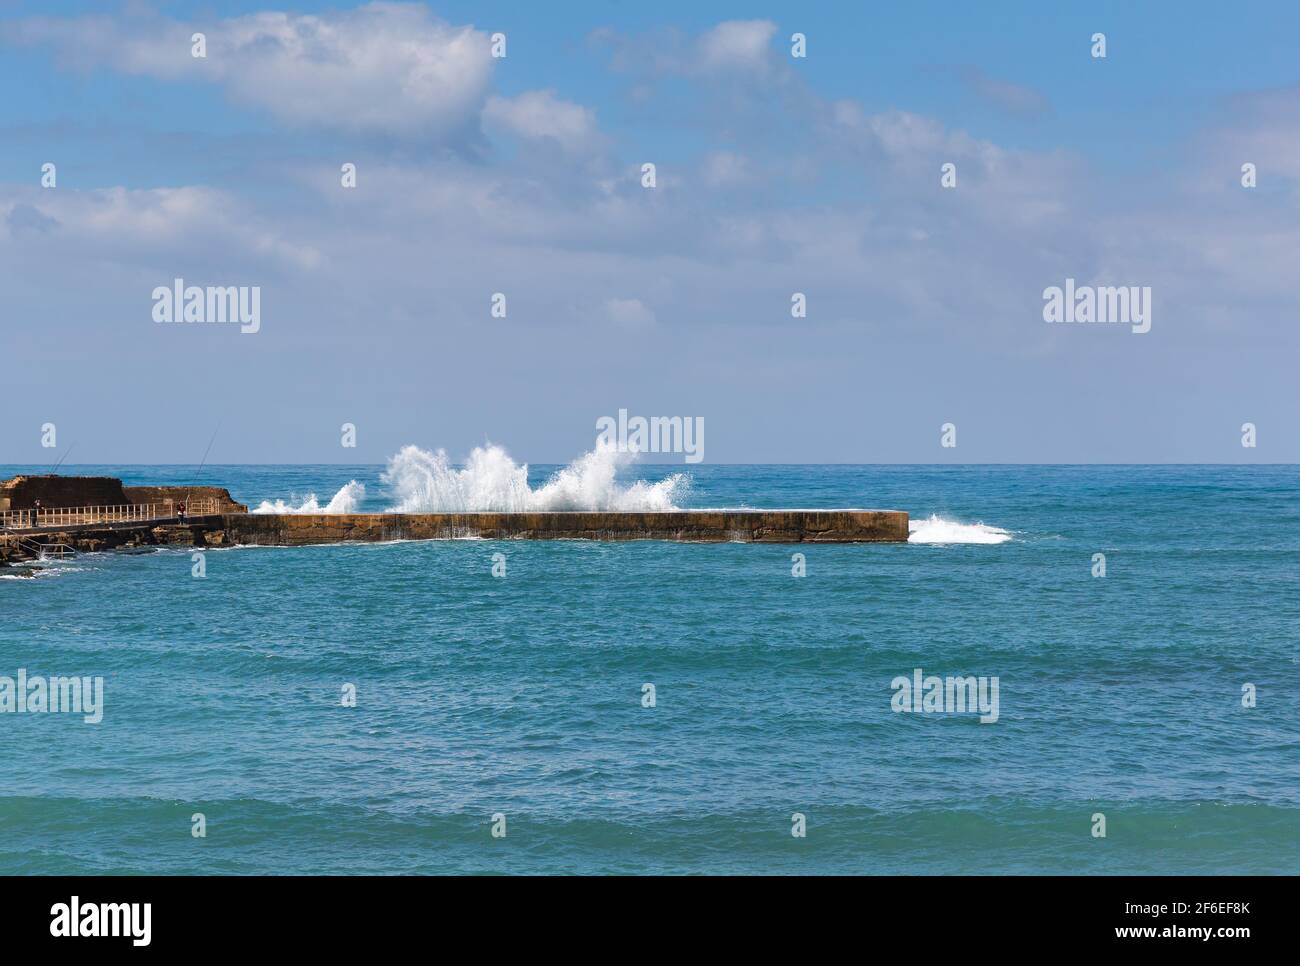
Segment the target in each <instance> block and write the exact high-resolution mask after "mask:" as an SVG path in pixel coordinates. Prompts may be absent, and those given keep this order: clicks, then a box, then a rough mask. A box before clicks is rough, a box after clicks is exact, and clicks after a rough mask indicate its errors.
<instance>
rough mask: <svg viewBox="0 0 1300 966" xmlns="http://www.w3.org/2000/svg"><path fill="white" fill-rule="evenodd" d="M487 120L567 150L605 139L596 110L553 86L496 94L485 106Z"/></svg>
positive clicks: (485, 118)
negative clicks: (560, 93) (510, 94)
mask: <svg viewBox="0 0 1300 966" xmlns="http://www.w3.org/2000/svg"><path fill="white" fill-rule="evenodd" d="M483 120H484V122H485V123H486V124H488V125H489V126H494V127H498V128H501V129H503V130H505V131H507V132H509V133H510V134H513V135H514V136H516V137H520V138H525V139H528V140H550V141H554V142H555V143H556V144H558V145H559V146H560V147H562V148H564V149H565V150H566V151H574V152H577V151H583V150H589V149H593V148H595V147H597V146H599V145H600V143H601V141H602V139H601V137H600V134H599V132H598V130H597V128H596V115H595V113H594V112H593V111H591V110H590V109H589V108H586V107H583V106H582V105H581V104H575V103H573V102H572V101H566V100H564V99H562V98H560V97H557V96H556V95H555V92H554V91H551V90H544V91H526V92H524V93H523V94H520V95H518V96H517V97H498V96H495V95H494V96H492V97H490V98H488V102H487V105H486V106H485V107H484V109H483Z"/></svg>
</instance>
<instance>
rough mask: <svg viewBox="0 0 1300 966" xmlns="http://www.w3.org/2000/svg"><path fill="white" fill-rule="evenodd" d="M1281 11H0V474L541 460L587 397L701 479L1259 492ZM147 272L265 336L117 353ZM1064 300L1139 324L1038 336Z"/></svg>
mask: <svg viewBox="0 0 1300 966" xmlns="http://www.w3.org/2000/svg"><path fill="white" fill-rule="evenodd" d="M1297 21H1300V10H1297V9H1296V8H1295V7H1294V6H1293V5H1289V4H1282V3H1278V4H1260V5H1256V6H1253V7H1251V8H1250V10H1249V11H1248V12H1242V11H1239V10H1228V9H1226V8H1224V7H1223V6H1222V5H1218V4H1208V3H1205V4H1198V3H1192V4H1185V3H1184V4H1174V3H1149V4H1137V5H1135V4H1120V3H1115V4H1088V5H1070V7H1069V9H1065V5H1044V4H1031V3H1023V4H1020V3H1008V4H998V5H991V6H990V5H970V4H957V3H951V4H948V3H945V4H889V5H884V4H881V5H874V4H873V5H839V4H834V5H832V4H824V5H796V4H771V3H752V4H729V3H722V4H708V5H704V4H698V3H695V4H680V3H657V4H644V5H637V4H625V3H618V4H615V3H602V4H595V3H592V4H565V5H561V6H558V7H557V6H555V5H539V4H535V3H530V4H524V3H519V4H485V3H473V4H470V3H441V4H428V5H425V4H414V5H401V4H398V5H384V4H376V5H360V6H359V5H356V4H309V3H300V4H295V5H294V6H292V7H283V6H276V5H266V4H251V3H226V4H220V5H212V4H161V5H146V4H127V5H123V6H120V7H112V6H107V7H106V6H103V5H98V4H96V5H88V4H73V3H58V2H53V3H50V2H46V3H40V4H25V3H0V82H3V83H4V85H5V90H6V92H7V94H6V97H5V98H3V99H2V100H0V258H2V264H3V266H4V267H3V268H0V283H2V284H3V294H0V313H2V314H0V332H2V333H3V343H0V345H2V346H3V350H4V354H5V355H6V356H7V357H12V358H14V359H16V360H18V362H17V364H16V365H11V366H10V367H9V379H8V383H9V384H8V386H7V393H6V397H7V398H6V401H5V404H4V406H3V407H2V409H3V412H4V418H3V420H2V421H0V454H3V456H4V459H3V460H0V461H3V462H10V463H22V462H33V463H39V462H52V460H51V459H49V456H50V453H49V451H48V450H45V449H42V448H41V446H40V441H41V429H40V428H41V426H42V425H43V424H44V423H47V422H53V423H55V424H56V425H57V426H58V431H59V441H60V444H61V448H63V447H66V446H67V445H70V444H72V445H75V448H76V456H75V460H76V461H83V462H172V461H175V462H186V461H191V460H194V459H196V458H197V455H196V451H197V453H201V452H202V449H203V447H204V446H205V445H206V442H207V439H208V437H209V436H210V435H211V432H212V429H213V428H214V427H215V426H216V425H217V424H218V423H220V424H221V426H222V431H221V434H220V439H219V442H218V444H217V446H216V447H214V452H213V454H212V457H211V458H212V459H213V460H214V461H217V462H227V463H229V462H357V461H373V462H380V461H382V460H383V459H385V458H386V457H387V456H389V455H391V454H392V453H393V452H395V451H396V449H397V448H398V447H399V446H401V445H402V444H404V443H417V444H419V445H421V446H425V447H445V448H446V449H447V450H448V451H449V452H450V453H451V454H452V455H453V456H457V455H462V454H464V453H465V452H467V451H468V449H469V448H470V447H471V446H474V445H477V444H481V443H482V442H483V441H484V440H488V439H490V440H492V441H493V442H498V443H501V444H503V445H505V446H506V447H507V448H508V449H509V450H510V452H511V453H512V454H513V455H515V456H516V457H517V458H519V459H521V460H528V461H532V462H552V461H554V462H563V461H567V460H569V459H571V458H573V457H574V456H577V455H579V454H580V453H581V452H583V451H584V450H586V449H589V448H590V446H591V443H592V440H593V439H594V435H595V432H594V426H595V421H596V419H598V418H599V417H601V416H604V415H612V414H615V413H617V411H618V410H619V409H620V408H626V409H628V410H630V411H631V412H632V413H640V414H644V415H647V416H649V415H683V416H701V417H703V418H704V420H705V423H706V425H707V427H708V429H707V440H708V442H707V450H706V460H707V461H710V462H820V461H835V462H895V461H906V462H986V461H987V462H1003V461H1013V462H1037V461H1044V462H1058V461H1063V462H1109V461H1116V462H1146V461H1153V462H1162V461H1188V462H1202V461H1204V462H1238V461H1257V460H1258V461H1264V462H1291V461H1295V460H1296V459H1297V457H1300V431H1298V430H1297V428H1296V425H1295V424H1296V413H1297V408H1298V407H1297V394H1296V389H1295V384H1296V382H1297V380H1296V378H1295V368H1296V357H1297V352H1296V350H1297V347H1298V340H1297V339H1296V337H1295V335H1294V327H1295V315H1296V308H1297V294H1298V293H1297V290H1296V282H1295V274H1296V273H1295V268H1294V263H1295V254H1296V246H1297V243H1298V242H1300V223H1298V221H1297V214H1300V204H1297V201H1298V198H1297V191H1296V188H1297V179H1300V87H1297V76H1296V74H1297V70H1296V67H1295V57H1294V50H1293V45H1292V44H1290V43H1289V42H1288V38H1289V37H1291V36H1293V34H1294V31H1295V29H1296V28H1297V26H1300V24H1298V23H1297ZM195 30H201V31H204V32H205V33H206V35H207V37H208V42H209V56H208V57H207V58H206V59H205V60H203V61H199V60H196V59H194V58H192V57H190V56H189V44H188V38H189V36H190V34H191V33H192V32H193V31H195ZM496 31H502V32H504V33H505V34H506V36H507V50H508V56H507V57H506V58H505V59H503V60H493V59H492V58H490V57H489V56H488V55H487V49H488V44H489V42H488V36H489V35H490V34H492V33H494V32H496ZM795 31H799V32H802V33H804V34H805V35H806V36H807V49H808V56H807V57H806V58H805V59H800V60H796V59H793V58H791V57H790V56H789V38H790V35H791V34H792V33H794V32H795ZM1097 31H1101V32H1104V33H1105V34H1106V43H1107V56H1106V58H1105V59H1104V60H1098V59H1094V58H1092V57H1091V56H1090V55H1089V47H1090V38H1091V36H1092V34H1093V33H1094V32H1097ZM345 161H349V162H353V163H355V164H357V165H358V172H359V173H358V187H357V188H356V189H344V188H342V187H341V186H340V185H339V177H338V171H339V165H340V164H341V163H342V162H345ZM645 161H653V162H654V163H655V164H656V165H657V167H658V177H659V184H658V185H657V187H656V188H654V189H653V190H649V189H645V188H642V187H641V185H640V183H639V177H640V174H639V168H640V165H641V164H642V163H643V162H645ZM46 162H54V163H56V164H57V169H58V184H57V187H55V188H43V187H42V186H41V184H40V176H41V165H42V164H44V163H46ZM945 162H952V163H954V164H956V165H957V170H958V185H957V187H956V188H954V189H943V188H941V187H940V184H939V168H940V165H941V164H943V163H945ZM1244 162H1251V163H1254V164H1256V165H1257V168H1258V172H1259V175H1258V177H1259V183H1258V187H1255V188H1250V189H1247V188H1244V187H1242V186H1241V184H1240V166H1241V164H1242V163H1244ZM177 276H179V277H183V278H185V279H186V280H187V282H190V283H192V284H198V285H249V286H252V285H256V286H259V287H260V288H261V291H262V316H263V322H262V329H261V331H260V332H258V333H257V334H255V335H241V334H240V333H239V332H238V330H237V329H231V328H221V327H215V326H214V327H203V326H195V327H185V326H175V327H173V326H160V325H157V324H155V323H154V322H153V321H152V319H151V316H150V309H151V301H150V293H151V292H152V290H153V289H154V288H155V287H156V286H159V285H167V284H170V282H171V279H173V278H174V277H177ZM1066 277H1072V278H1076V279H1078V280H1079V282H1080V284H1084V283H1091V284H1095V285H1136V286H1149V287H1150V288H1151V289H1152V293H1153V296H1152V297H1153V306H1154V308H1153V324H1152V329H1151V331H1150V332H1149V333H1146V334H1143V335H1135V334H1133V333H1131V332H1130V331H1128V330H1127V328H1125V327H1114V326H1052V325H1048V324H1046V323H1044V321H1043V319H1042V314H1041V313H1042V291H1043V289H1044V288H1045V287H1046V286H1051V285H1060V284H1062V282H1063V280H1064V279H1065V278H1066ZM498 291H499V292H504V293H506V295H507V297H508V299H509V312H508V316H507V318H505V319H492V318H491V317H490V316H489V312H488V306H489V299H490V296H491V294H492V293H493V292H498ZM796 291H798V292H804V293H806V294H807V297H808V304H809V312H808V317H807V318H805V319H794V318H791V316H790V312H789V300H790V295H791V293H793V292H796ZM343 422H352V423H354V424H356V426H357V428H358V434H357V436H358V446H357V448H356V449H343V448H341V447H340V446H339V436H340V433H339V427H340V425H341V424H342V423H343ZM945 422H953V423H955V424H956V425H957V427H958V446H957V448H956V449H942V448H940V446H939V439H940V426H941V424H943V423H945ZM1244 422H1253V423H1255V424H1256V425H1257V427H1258V434H1259V445H1258V447H1257V448H1255V449H1243V448H1242V447H1241V446H1240V435H1241V434H1240V426H1241V424H1242V423H1244ZM217 450H220V452H218V451H217Z"/></svg>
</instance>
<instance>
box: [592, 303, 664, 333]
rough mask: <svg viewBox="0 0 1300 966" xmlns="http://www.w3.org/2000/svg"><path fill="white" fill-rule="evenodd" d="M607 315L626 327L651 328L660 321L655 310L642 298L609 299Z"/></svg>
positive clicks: (606, 305)
mask: <svg viewBox="0 0 1300 966" xmlns="http://www.w3.org/2000/svg"><path fill="white" fill-rule="evenodd" d="M605 316H606V318H608V319H609V321H610V322H612V323H614V324H615V325H618V326H621V327H623V328H625V329H644V328H649V327H650V326H652V325H654V324H655V323H656V322H657V321H658V319H656V317H655V314H654V312H653V311H652V310H651V309H650V308H649V307H648V306H647V305H646V304H645V303H644V302H642V301H641V300H640V299H608V300H606V302H605Z"/></svg>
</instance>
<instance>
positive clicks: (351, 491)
mask: <svg viewBox="0 0 1300 966" xmlns="http://www.w3.org/2000/svg"><path fill="white" fill-rule="evenodd" d="M365 496H366V485H365V484H364V483H358V482H357V481H356V480H352V481H351V482H349V483H346V484H344V485H343V487H342V488H341V489H340V490H339V491H338V492H337V493H335V494H334V496H333V497H332V498H331V499H330V501H329V503H327V504H326V505H325V506H323V507H322V506H321V505H320V501H319V500H317V499H316V494H315V493H308V494H307V498H306V499H305V500H303V501H302V503H300V504H298V505H297V506H294V505H293V504H292V503H286V502H285V501H284V500H276V501H274V502H272V501H270V500H263V501H262V502H261V503H260V504H259V505H258V506H256V507H254V509H253V512H254V513H355V512H356V511H357V508H358V507H360V506H361V501H362V500H364V499H365Z"/></svg>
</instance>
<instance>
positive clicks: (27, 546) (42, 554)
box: [18, 540, 77, 560]
mask: <svg viewBox="0 0 1300 966" xmlns="http://www.w3.org/2000/svg"><path fill="white" fill-rule="evenodd" d="M18 546H19V547H21V548H22V549H23V550H25V551H26V552H27V553H29V554H31V555H32V556H34V557H36V558H37V559H38V560H46V559H48V558H50V557H58V558H59V559H60V560H62V559H63V558H64V557H75V556H76V555H77V551H76V550H74V549H73V548H72V547H69V546H68V545H67V544H66V543H37V542H36V541H35V540H19V541H18Z"/></svg>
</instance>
